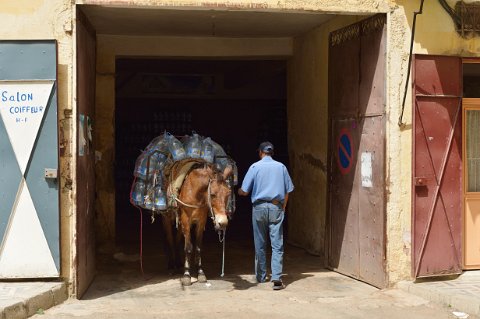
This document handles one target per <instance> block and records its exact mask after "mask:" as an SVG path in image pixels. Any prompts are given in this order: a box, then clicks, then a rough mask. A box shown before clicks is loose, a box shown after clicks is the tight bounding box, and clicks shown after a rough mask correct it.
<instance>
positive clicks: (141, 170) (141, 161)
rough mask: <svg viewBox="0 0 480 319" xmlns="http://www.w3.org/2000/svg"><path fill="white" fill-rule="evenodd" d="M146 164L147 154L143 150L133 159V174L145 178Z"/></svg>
mask: <svg viewBox="0 0 480 319" xmlns="http://www.w3.org/2000/svg"><path fill="white" fill-rule="evenodd" d="M147 165H148V154H147V153H145V152H142V154H140V155H139V156H138V157H137V160H136V161H135V169H134V171H133V175H134V176H136V177H138V178H140V179H143V180H146V179H147Z"/></svg>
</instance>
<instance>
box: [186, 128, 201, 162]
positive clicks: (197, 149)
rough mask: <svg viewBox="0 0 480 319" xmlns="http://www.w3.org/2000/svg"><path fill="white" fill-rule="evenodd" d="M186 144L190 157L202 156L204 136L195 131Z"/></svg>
mask: <svg viewBox="0 0 480 319" xmlns="http://www.w3.org/2000/svg"><path fill="white" fill-rule="evenodd" d="M184 145H185V150H186V154H187V157H190V158H200V157H201V153H202V138H201V137H200V136H199V135H198V134H197V133H193V134H192V137H190V138H189V139H188V140H187V141H186V143H185V144H184Z"/></svg>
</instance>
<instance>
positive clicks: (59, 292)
mask: <svg viewBox="0 0 480 319" xmlns="http://www.w3.org/2000/svg"><path fill="white" fill-rule="evenodd" d="M66 299H67V289H66V285H65V284H64V283H63V282H41V281H34V282H1V283H0V319H16V318H27V317H28V316H32V315H33V314H35V313H37V312H42V311H43V310H42V309H46V308H50V307H52V306H55V305H58V304H60V303H62V302H63V301H65V300H66Z"/></svg>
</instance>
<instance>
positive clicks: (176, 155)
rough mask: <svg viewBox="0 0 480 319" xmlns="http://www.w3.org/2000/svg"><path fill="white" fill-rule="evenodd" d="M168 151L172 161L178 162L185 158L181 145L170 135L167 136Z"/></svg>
mask: <svg viewBox="0 0 480 319" xmlns="http://www.w3.org/2000/svg"><path fill="white" fill-rule="evenodd" d="M168 150H169V151H170V154H172V157H173V160H174V161H180V160H182V159H184V158H185V157H186V156H187V154H186V153H185V149H184V148H183V145H182V143H181V142H180V141H179V140H178V139H177V138H176V137H175V136H173V135H171V134H168Z"/></svg>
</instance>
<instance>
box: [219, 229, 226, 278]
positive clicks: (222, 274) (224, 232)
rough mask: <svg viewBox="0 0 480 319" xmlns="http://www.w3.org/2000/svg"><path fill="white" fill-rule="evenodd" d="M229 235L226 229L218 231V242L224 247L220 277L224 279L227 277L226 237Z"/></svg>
mask: <svg viewBox="0 0 480 319" xmlns="http://www.w3.org/2000/svg"><path fill="white" fill-rule="evenodd" d="M222 232H223V238H222ZM226 233H227V230H226V229H225V230H224V231H221V230H220V231H218V240H219V241H220V242H221V243H222V245H223V253H222V273H221V274H220V277H222V278H223V276H225V235H226Z"/></svg>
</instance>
